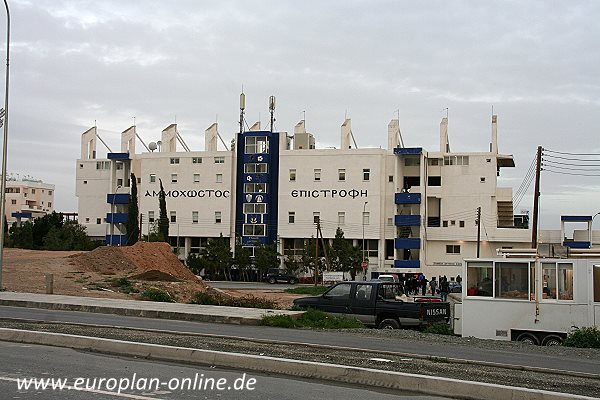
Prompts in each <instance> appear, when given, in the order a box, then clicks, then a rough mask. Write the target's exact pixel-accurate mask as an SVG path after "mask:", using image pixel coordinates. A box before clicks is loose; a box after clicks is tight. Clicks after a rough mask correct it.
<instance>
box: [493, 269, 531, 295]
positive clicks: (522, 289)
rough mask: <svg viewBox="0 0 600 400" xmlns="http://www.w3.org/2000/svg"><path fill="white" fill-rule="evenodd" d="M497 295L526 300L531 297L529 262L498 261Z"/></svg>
mask: <svg viewBox="0 0 600 400" xmlns="http://www.w3.org/2000/svg"><path fill="white" fill-rule="evenodd" d="M496 297H497V298H501V299H525V300H526V299H527V298H528V297H529V263H526V262H524V263H512V262H511V263H505V262H501V263H496Z"/></svg>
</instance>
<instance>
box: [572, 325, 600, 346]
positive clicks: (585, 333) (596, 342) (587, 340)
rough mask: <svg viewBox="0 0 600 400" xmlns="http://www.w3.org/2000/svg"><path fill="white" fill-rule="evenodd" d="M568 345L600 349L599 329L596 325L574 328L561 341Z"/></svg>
mask: <svg viewBox="0 0 600 400" xmlns="http://www.w3.org/2000/svg"><path fill="white" fill-rule="evenodd" d="M563 345H564V346H568V347H581V348H593V349H600V329H598V327H597V326H590V327H583V328H574V329H573V330H571V332H569V335H568V336H567V338H566V339H565V342H564V343H563Z"/></svg>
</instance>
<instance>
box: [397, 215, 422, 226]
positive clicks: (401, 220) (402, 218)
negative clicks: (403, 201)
mask: <svg viewBox="0 0 600 400" xmlns="http://www.w3.org/2000/svg"><path fill="white" fill-rule="evenodd" d="M394 223H395V225H396V226H421V216H420V215H396V216H395V217H394Z"/></svg>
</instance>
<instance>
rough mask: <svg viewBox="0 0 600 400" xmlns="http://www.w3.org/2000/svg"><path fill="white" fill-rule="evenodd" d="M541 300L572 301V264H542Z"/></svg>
mask: <svg viewBox="0 0 600 400" xmlns="http://www.w3.org/2000/svg"><path fill="white" fill-rule="evenodd" d="M542 299H547V300H573V264H570V263H553V262H548V263H542Z"/></svg>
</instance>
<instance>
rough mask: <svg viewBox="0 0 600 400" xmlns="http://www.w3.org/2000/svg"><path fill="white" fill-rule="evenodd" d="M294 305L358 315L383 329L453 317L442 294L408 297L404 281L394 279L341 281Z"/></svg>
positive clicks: (360, 319)
mask: <svg viewBox="0 0 600 400" xmlns="http://www.w3.org/2000/svg"><path fill="white" fill-rule="evenodd" d="M294 305H296V306H299V307H302V308H316V309H318V310H321V311H324V312H327V313H330V314H339V315H345V316H348V317H352V318H356V319H358V320H359V321H361V322H363V323H364V324H365V325H368V326H374V327H377V328H380V329H398V328H401V327H405V326H424V325H428V324H431V323H434V322H446V323H448V321H449V320H450V304H449V303H448V302H441V301H440V299H439V297H414V298H413V297H408V296H406V295H405V293H404V288H403V286H402V284H400V283H392V282H381V281H370V282H342V283H338V284H337V285H334V286H332V287H331V288H330V289H329V290H327V291H326V292H325V293H324V294H323V295H321V296H312V297H302V298H299V299H296V300H294Z"/></svg>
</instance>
